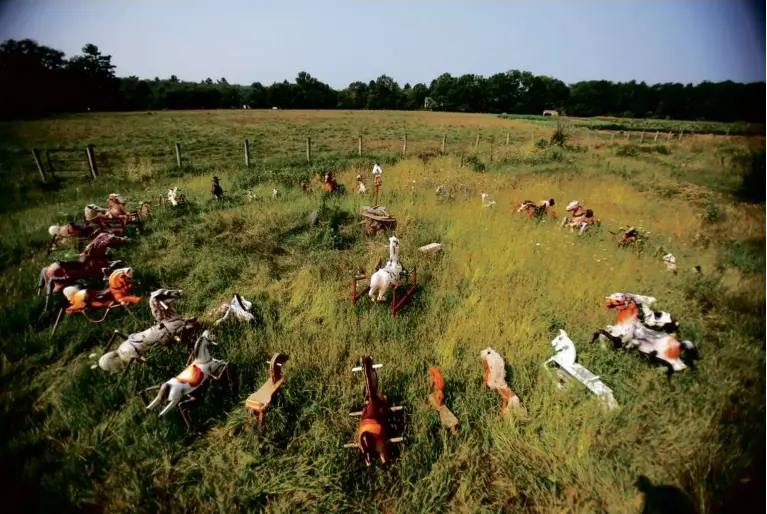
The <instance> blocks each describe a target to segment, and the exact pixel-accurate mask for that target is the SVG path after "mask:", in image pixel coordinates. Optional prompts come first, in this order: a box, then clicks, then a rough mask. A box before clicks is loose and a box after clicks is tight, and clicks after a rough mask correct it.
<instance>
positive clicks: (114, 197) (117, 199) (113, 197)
mask: <svg viewBox="0 0 767 514" xmlns="http://www.w3.org/2000/svg"><path fill="white" fill-rule="evenodd" d="M107 203H109V205H116V204H117V205H125V200H124V199H123V197H122V196H120V195H118V194H117V193H112V194H110V195H109V196H108V197H107Z"/></svg>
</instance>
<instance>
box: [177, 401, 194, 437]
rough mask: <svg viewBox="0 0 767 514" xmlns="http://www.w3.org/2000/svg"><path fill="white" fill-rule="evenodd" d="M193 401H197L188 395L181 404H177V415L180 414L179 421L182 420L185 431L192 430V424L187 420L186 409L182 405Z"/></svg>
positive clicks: (187, 413)
mask: <svg viewBox="0 0 767 514" xmlns="http://www.w3.org/2000/svg"><path fill="white" fill-rule="evenodd" d="M194 401H197V399H196V398H195V397H194V396H191V395H190V396H189V397H187V399H186V400H184V401H183V402H178V413H179V414H181V419H183V420H184V424H185V425H186V429H187V430H191V429H192V423H191V422H190V420H189V412H188V409H187V408H186V407H185V406H184V404H186V403H189V402H194Z"/></svg>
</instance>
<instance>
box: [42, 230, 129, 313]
mask: <svg viewBox="0 0 767 514" xmlns="http://www.w3.org/2000/svg"><path fill="white" fill-rule="evenodd" d="M126 239H127V238H125V237H119V236H115V235H112V234H108V233H102V234H99V235H98V236H96V237H95V238H94V239H93V241H91V242H90V244H89V245H88V246H86V247H85V250H83V253H81V254H80V256H79V257H78V258H77V260H76V261H56V262H54V263H52V264H50V265H48V266H47V267H45V268H43V269H42V270H40V280H39V282H38V284H37V287H38V292H37V293H38V294H40V292H41V291H42V290H43V288H45V307H46V309H47V308H48V299H49V297H50V295H51V293H58V292H59V291H61V290H62V289H63V288H64V287H65V286H68V285H70V284H71V283H73V282H74V281H75V280H80V279H85V278H101V277H104V269H105V268H106V269H109V270H112V269H115V268H116V267H118V266H119V264H120V263H119V261H111V262H110V261H108V260H107V257H106V253H107V249H108V248H114V247H121V246H123V245H124V244H125V241H126Z"/></svg>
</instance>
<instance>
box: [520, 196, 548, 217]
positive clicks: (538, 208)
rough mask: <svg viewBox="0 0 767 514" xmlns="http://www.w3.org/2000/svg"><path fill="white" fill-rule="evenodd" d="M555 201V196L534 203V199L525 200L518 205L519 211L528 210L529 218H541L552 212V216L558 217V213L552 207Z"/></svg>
mask: <svg viewBox="0 0 767 514" xmlns="http://www.w3.org/2000/svg"><path fill="white" fill-rule="evenodd" d="M554 203H555V202H554V199H553V198H549V199H548V200H541V201H540V202H538V203H534V202H533V201H532V200H525V201H524V202H522V203H520V204H518V205H517V212H526V213H527V219H532V218H536V219H541V218H543V217H544V216H545V215H546V214H550V215H551V217H552V218H554V219H557V213H556V212H555V211H554V209H552V207H554Z"/></svg>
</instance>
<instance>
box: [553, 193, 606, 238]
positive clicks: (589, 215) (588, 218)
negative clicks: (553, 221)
mask: <svg viewBox="0 0 767 514" xmlns="http://www.w3.org/2000/svg"><path fill="white" fill-rule="evenodd" d="M565 210H566V211H567V212H569V213H570V216H572V217H570V216H565V217H564V218H563V219H562V223H561V224H560V225H559V226H560V227H564V226H567V227H569V228H570V230H571V231H572V230H573V229H576V228H577V229H579V230H578V233H579V234H583V233H584V232H585V231H586V229H587V228H588V227H589V225H593V224H594V223H598V222H599V220H598V219H597V218H596V217H595V216H594V211H592V210H591V209H586V210H584V209H583V207H582V206H581V204H580V202H578V200H573V201H572V202H570V203H569V204H567V208H566V209H565Z"/></svg>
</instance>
